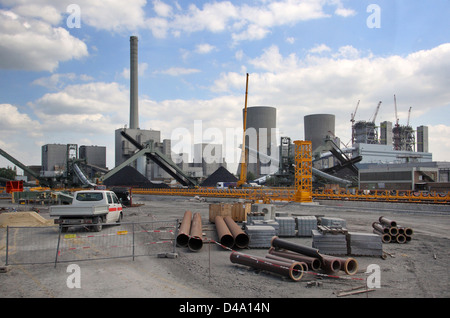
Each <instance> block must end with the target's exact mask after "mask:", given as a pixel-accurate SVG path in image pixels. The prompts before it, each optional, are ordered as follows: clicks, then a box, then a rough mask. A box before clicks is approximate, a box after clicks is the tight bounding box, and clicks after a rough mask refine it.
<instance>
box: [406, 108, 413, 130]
mask: <svg viewBox="0 0 450 318" xmlns="http://www.w3.org/2000/svg"><path fill="white" fill-rule="evenodd" d="M411 108H412V107H409V110H408V121H407V122H406V126H409V118H410V117H411Z"/></svg>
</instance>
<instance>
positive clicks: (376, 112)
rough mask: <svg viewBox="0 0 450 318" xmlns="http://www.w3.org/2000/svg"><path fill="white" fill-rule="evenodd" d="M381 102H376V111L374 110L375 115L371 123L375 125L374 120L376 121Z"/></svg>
mask: <svg viewBox="0 0 450 318" xmlns="http://www.w3.org/2000/svg"><path fill="white" fill-rule="evenodd" d="M380 106H381V101H379V102H378V106H377V109H376V110H375V114H374V115H373V119H372V123H375V119H377V115H378V111H379V110H380Z"/></svg>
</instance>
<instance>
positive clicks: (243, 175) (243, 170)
mask: <svg viewBox="0 0 450 318" xmlns="http://www.w3.org/2000/svg"><path fill="white" fill-rule="evenodd" d="M247 95H248V73H247V80H246V83H245V106H244V124H243V126H244V131H243V138H242V139H243V140H242V152H241V175H240V178H239V181H238V182H237V187H242V186H243V185H244V184H246V183H247V162H246V158H247V149H246V147H245V131H246V130H247Z"/></svg>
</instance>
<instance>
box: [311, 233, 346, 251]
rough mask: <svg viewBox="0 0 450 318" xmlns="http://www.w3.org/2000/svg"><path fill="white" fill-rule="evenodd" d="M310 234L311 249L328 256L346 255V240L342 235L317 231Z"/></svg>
mask: <svg viewBox="0 0 450 318" xmlns="http://www.w3.org/2000/svg"><path fill="white" fill-rule="evenodd" d="M311 232H312V239H313V241H312V247H314V248H316V249H318V250H319V252H320V253H323V254H329V255H346V254H347V253H348V250H347V239H346V235H345V234H344V233H338V234H331V233H321V232H320V231H318V230H312V231H311Z"/></svg>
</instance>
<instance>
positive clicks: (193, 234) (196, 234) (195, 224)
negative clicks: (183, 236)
mask: <svg viewBox="0 0 450 318" xmlns="http://www.w3.org/2000/svg"><path fill="white" fill-rule="evenodd" d="M188 247H189V249H190V250H191V251H193V252H196V251H199V250H200V249H201V248H202V247H203V239H202V216H201V214H200V213H198V212H196V213H194V216H193V218H192V224H191V231H190V233H189V241H188Z"/></svg>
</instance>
